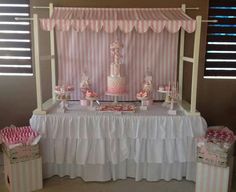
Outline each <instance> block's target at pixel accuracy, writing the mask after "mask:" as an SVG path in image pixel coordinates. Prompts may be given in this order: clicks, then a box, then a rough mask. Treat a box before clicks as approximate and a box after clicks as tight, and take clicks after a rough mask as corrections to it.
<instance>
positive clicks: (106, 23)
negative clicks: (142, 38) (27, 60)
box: [40, 7, 196, 33]
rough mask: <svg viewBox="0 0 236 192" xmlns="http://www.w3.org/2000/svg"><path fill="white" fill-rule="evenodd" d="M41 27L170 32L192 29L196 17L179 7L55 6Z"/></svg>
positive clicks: (189, 30)
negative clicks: (50, 15)
mask: <svg viewBox="0 0 236 192" xmlns="http://www.w3.org/2000/svg"><path fill="white" fill-rule="evenodd" d="M40 24H41V28H42V29H43V30H46V31H50V30H52V29H53V28H55V29H56V30H59V31H68V30H70V29H73V30H75V31H78V32H83V31H84V30H85V29H90V30H92V31H95V32H99V31H101V30H104V31H105V32H108V33H113V32H115V31H116V30H117V29H119V30H121V31H122V32H124V33H129V32H131V31H132V30H134V29H135V30H136V31H137V32H139V33H145V32H147V31H148V30H149V29H151V30H153V31H154V32H156V33H160V32H162V31H163V30H164V29H166V30H168V31H169V32H171V33H176V32H178V31H179V30H180V29H181V28H182V29H184V30H185V31H186V32H188V33H192V32H194V31H195V28H196V21H195V20H194V19H192V18H190V17H189V16H188V15H186V14H185V13H184V12H183V11H182V9H180V8H69V7H55V8H54V10H53V14H52V17H51V18H43V19H40Z"/></svg>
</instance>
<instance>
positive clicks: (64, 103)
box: [57, 99, 68, 113]
mask: <svg viewBox="0 0 236 192" xmlns="http://www.w3.org/2000/svg"><path fill="white" fill-rule="evenodd" d="M60 101H61V102H60V108H59V109H58V110H57V112H59V113H65V112H66V111H67V110H68V108H67V100H65V99H63V100H60Z"/></svg>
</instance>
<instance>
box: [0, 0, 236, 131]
mask: <svg viewBox="0 0 236 192" xmlns="http://www.w3.org/2000/svg"><path fill="white" fill-rule="evenodd" d="M49 2H50V1H49V0H44V1H38V0H31V5H32V6H33V5H48V3H49ZM51 2H53V3H54V5H55V6H80V7H180V6H181V4H182V3H185V4H186V5H187V7H199V8H200V10H199V11H188V14H189V15H190V16H193V17H195V16H196V15H197V14H199V15H202V16H203V18H205V19H207V9H208V1H206V0H199V1H194V0H185V1H184V0H175V1H173V0H165V1H156V0H136V1H133V0H119V1H110V0H80V1H77V0H67V1H64V0H54V1H51ZM34 12H37V13H39V15H40V16H43V15H44V16H46V14H47V11H46V10H37V11H35V10H34ZM202 28H203V29H202V41H201V53H200V67H199V81H198V102H197V108H198V109H199V111H200V112H201V113H202V115H203V117H205V119H206V120H207V122H208V123H209V125H219V124H224V125H227V126H229V127H231V128H232V129H234V130H235V131H236V118H235V117H236V102H235V99H234V98H236V80H206V79H203V69H204V68H203V67H204V55H205V39H206V24H203V26H202ZM40 35H41V36H40V37H41V39H40V42H41V45H40V46H41V47H40V48H41V49H40V50H41V55H45V54H47V51H48V34H47V33H46V32H40ZM187 39H188V42H187V43H186V46H187V47H188V48H187V49H186V50H187V51H186V55H189V56H191V55H192V54H191V47H192V37H191V36H189V37H188V38H187ZM41 65H42V73H43V77H44V80H43V90H44V93H43V97H44V99H47V98H49V97H50V93H51V92H50V91H51V90H50V89H51V88H50V67H49V65H48V63H47V62H42V64H41ZM190 77H191V66H190V65H188V64H186V67H185V78H184V79H185V85H184V97H185V98H186V99H189V98H190V83H191V78H190ZM0 90H1V91H0V93H1V94H0V106H1V110H0V128H1V127H4V126H6V125H9V124H16V125H24V124H28V120H29V118H30V116H31V113H32V110H33V109H35V107H36V97H35V78H34V77H0Z"/></svg>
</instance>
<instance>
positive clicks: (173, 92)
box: [168, 83, 179, 115]
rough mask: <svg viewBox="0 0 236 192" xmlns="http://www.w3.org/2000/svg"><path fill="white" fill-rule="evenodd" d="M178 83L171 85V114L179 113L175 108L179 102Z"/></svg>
mask: <svg viewBox="0 0 236 192" xmlns="http://www.w3.org/2000/svg"><path fill="white" fill-rule="evenodd" d="M177 87H178V85H177V83H175V84H174V85H173V86H172V87H171V92H170V98H171V100H170V108H169V110H168V114H169V115H176V114H177V111H176V109H175V108H174V104H175V103H177V100H178V96H179V95H178V90H177Z"/></svg>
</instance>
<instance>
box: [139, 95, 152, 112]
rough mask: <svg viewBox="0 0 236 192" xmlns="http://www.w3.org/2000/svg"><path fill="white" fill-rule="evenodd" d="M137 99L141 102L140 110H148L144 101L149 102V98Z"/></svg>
mask: <svg viewBox="0 0 236 192" xmlns="http://www.w3.org/2000/svg"><path fill="white" fill-rule="evenodd" d="M137 99H138V100H140V101H141V106H140V109H141V110H147V106H145V105H144V101H147V100H149V98H148V97H144V98H143V97H137Z"/></svg>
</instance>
